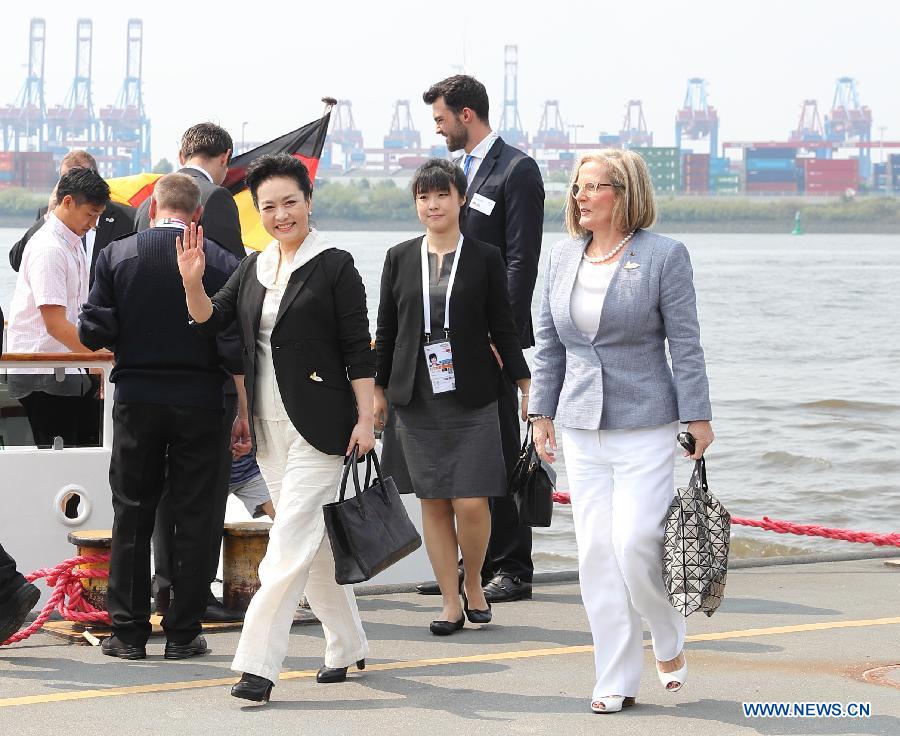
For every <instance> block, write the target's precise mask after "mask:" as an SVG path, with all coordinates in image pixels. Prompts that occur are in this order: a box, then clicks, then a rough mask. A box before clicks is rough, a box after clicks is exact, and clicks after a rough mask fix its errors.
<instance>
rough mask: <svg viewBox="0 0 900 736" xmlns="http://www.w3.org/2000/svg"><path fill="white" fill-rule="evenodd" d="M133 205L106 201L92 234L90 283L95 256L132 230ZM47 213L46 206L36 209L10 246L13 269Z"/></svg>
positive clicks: (17, 267) (95, 261)
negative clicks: (34, 215) (16, 239)
mask: <svg viewBox="0 0 900 736" xmlns="http://www.w3.org/2000/svg"><path fill="white" fill-rule="evenodd" d="M134 212H135V210H134V207H129V206H128V205H125V204H119V203H118V202H112V201H110V202H107V204H106V209H105V210H104V211H103V214H102V215H100V219H99V220H97V234H96V235H95V236H94V250H93V253H92V254H91V262H90V264H89V266H88V268H89V274H90V283H91V284H93V283H94V268H95V267H96V265H97V256H99V255H100V251H101V250H103V249H104V248H105V247H106V246H107V245H109V244H110V243H111V242H113V241H114V240H119V238H124V237H125V236H126V235H130V234H131V233H133V232H134V227H133V222H134ZM46 214H47V208H46V207H41V209H39V210H38V216H37V220H35V221H34V224H33V225H32V226H31V227H30V228H28V231H27V232H26V233H25V235H23V236H22V239H21V240H19V242H17V243H16V244H15V245H13V247H12V248H10V249H9V265H10V266H12V268H13V271H18V270H19V268H21V266H22V256H23V255H24V254H25V246H26V245H28V241H29V240H31V238H32V236H33V235H34V234H35V233H36V232H37V231H38V230H40V229H41V227H42V226H43V224H44V215H46Z"/></svg>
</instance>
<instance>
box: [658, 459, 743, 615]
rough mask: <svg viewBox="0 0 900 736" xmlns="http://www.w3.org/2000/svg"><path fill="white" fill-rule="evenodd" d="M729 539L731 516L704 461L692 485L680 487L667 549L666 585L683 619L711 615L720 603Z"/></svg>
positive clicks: (699, 463)
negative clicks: (712, 488)
mask: <svg viewBox="0 0 900 736" xmlns="http://www.w3.org/2000/svg"><path fill="white" fill-rule="evenodd" d="M730 538H731V514H729V513H728V512H727V511H726V510H725V507H724V506H722V504H721V503H720V502H719V500H718V499H717V498H716V497H715V496H714V495H713V494H712V493H710V492H709V486H708V485H707V482H706V460H705V459H704V458H702V457H701V458H700V459H699V460H697V462H696V463H695V465H694V472H693V473H692V474H691V481H690V483H688V487H687V488H679V489H678V491H677V492H676V494H675V498H674V499H673V500H672V504H671V505H670V506H669V514H668V516H667V518H666V533H665V542H664V546H663V581H664V582H665V585H666V590H667V592H668V594H669V601H671V603H672V605H673V606H675V608H676V609H677V610H678V611H680V612H681V613H682V614H683V615H684V616H690V615H691V614H692V613H694V612H695V611H703V612H704V613H705V614H706V615H707V616H712V615H713V613H715V611H716V609H717V608H718V607H719V604H720V603H721V602H722V598H723V597H724V595H725V577H726V575H727V574H728V543H729V540H730Z"/></svg>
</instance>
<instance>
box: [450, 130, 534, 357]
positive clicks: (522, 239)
mask: <svg viewBox="0 0 900 736" xmlns="http://www.w3.org/2000/svg"><path fill="white" fill-rule="evenodd" d="M476 193H477V194H480V195H481V196H482V197H486V198H487V199H490V200H491V201H492V202H494V203H495V204H494V208H493V210H492V211H491V214H490V215H486V214H484V213H483V212H480V211H478V210H476V209H475V208H474V207H472V206H471V201H472V195H474V194H476ZM466 194H467V198H466V205H465V206H464V207H463V210H462V212H461V213H460V223H461V227H462V231H463V234H464V235H467V236H468V237H470V238H475V239H476V240H481V241H484V242H485V243H490V244H491V245H495V246H497V247H498V248H499V249H500V253H501V254H502V255H503V261H504V263H505V264H506V276H507V280H508V282H509V300H510V303H511V304H512V309H513V316H514V317H515V320H516V327H517V329H518V334H519V341H520V343H521V345H522V347H523V348H530V347H531V346H532V345H534V329H533V327H532V323H531V297H532V295H533V294H534V284H535V281H536V279H537V273H538V261H539V260H540V257H541V237H542V236H543V233H544V181H543V179H541V172H540V170H539V169H538V165H537V164H536V163H535V161H534V159H533V158H531V156H528V155H527V154H525V153H522V151H520V150H519V149H518V148H513V147H512V146H508V145H507V144H506V143H504V142H503V139H502V138H498V139H497V140H496V141H494V145H492V146H491V148H490V150H489V151H488V153H487V156H485V158H484V161H482V162H481V166H479V167H478V172H477V173H476V174H475V178H474V179H473V180H472V184H471V185H470V186H469V189H468V191H467V193H466Z"/></svg>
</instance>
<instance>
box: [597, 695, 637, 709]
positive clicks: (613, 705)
mask: <svg viewBox="0 0 900 736" xmlns="http://www.w3.org/2000/svg"><path fill="white" fill-rule="evenodd" d="M632 705H634V698H632V697H626V696H624V695H607V696H606V697H605V698H595V699H594V700H592V701H591V710H592V711H594V713H618V712H619V711H620V710H622V708H627V707H629V706H632Z"/></svg>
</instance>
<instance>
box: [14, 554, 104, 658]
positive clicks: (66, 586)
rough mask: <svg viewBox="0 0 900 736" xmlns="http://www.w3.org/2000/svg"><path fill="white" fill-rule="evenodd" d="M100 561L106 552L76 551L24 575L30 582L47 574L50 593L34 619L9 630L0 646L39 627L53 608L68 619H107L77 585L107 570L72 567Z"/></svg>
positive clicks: (88, 621)
mask: <svg viewBox="0 0 900 736" xmlns="http://www.w3.org/2000/svg"><path fill="white" fill-rule="evenodd" d="M104 562H109V555H108V554H102V553H101V554H96V555H80V556H78V557H72V558H70V559H68V560H65V561H64V562H60V563H59V564H58V565H57V566H56V567H42V568H41V569H40V570H35V571H34V572H33V573H31V574H30V575H26V576H25V579H26V580H27V581H28V582H29V583H33V582H34V581H35V580H38V579H40V578H47V585H50V586H52V587H53V593H51V595H50V599H49V600H48V601H47V605H45V606H44V609H43V610H42V611H41V613H40V615H39V616H38V617H37V618H36V619H35V620H34V623H32V624H31V625H30V626H28V627H27V628H24V629H22V630H21V631H19V632H18V633H16V634H13V635H12V636H11V637H9V639H7V640H6V641H4V642H0V646H3V645H4V644H15V643H16V642H19V641H23V640H24V639H27V638H28V637H29V636H31V635H32V634H34V633H37V632H38V631H40V629H41V627H42V626H43V625H44V624H45V623H46V622H47V619H49V618H50V614H52V613H53V610H54V609H56V610H57V611H59V613H60V615H61V616H62V617H63V618H65V619H68V620H69V621H79V622H82V623H99V624H109V623H111V621H110V618H109V614H108V613H107V612H106V611H100V610H98V609H96V608H94V607H93V606H92V605H91V604H90V603H88V602H87V601H86V600H84V597H83V592H84V591H83V588H82V586H81V579H82V578H108V577H109V570H106V569H104V568H93V567H81V568H78V569H77V570H76V569H75V568H76V567H78V565H93V564H97V563H104ZM67 598H68V601H69V602H68V605H67V604H66V599H67Z"/></svg>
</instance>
